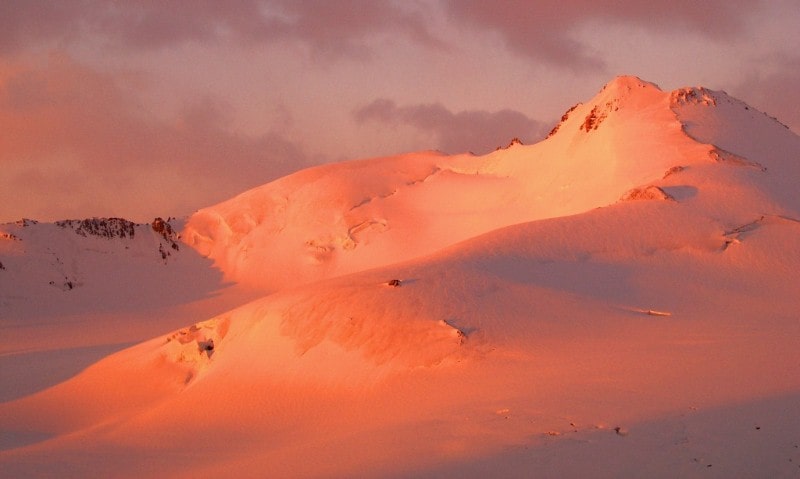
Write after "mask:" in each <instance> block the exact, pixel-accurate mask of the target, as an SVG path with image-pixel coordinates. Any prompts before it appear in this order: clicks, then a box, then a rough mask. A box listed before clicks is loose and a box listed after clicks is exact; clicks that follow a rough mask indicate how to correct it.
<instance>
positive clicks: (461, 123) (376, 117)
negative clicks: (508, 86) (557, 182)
mask: <svg viewBox="0 0 800 479" xmlns="http://www.w3.org/2000/svg"><path fill="white" fill-rule="evenodd" d="M353 116H354V118H355V119H356V121H358V122H360V123H364V122H367V121H375V122H379V123H382V124H384V125H387V126H391V125H398V124H405V125H409V126H412V127H414V128H416V129H418V130H419V131H421V132H427V133H431V134H432V135H433V136H434V138H435V141H436V148H437V149H439V150H441V151H444V152H446V153H463V152H465V151H471V152H473V153H476V154H483V153H487V152H489V151H492V150H494V149H496V148H497V147H498V146H506V145H507V144H508V143H509V141H510V140H511V139H512V138H514V137H517V138H520V139H522V141H523V142H526V143H527V142H530V143H534V142H536V141H539V140H541V139H543V138H544V136H545V134H546V132H547V127H546V125H544V124H543V123H541V122H539V121H537V120H534V119H532V118H529V117H527V116H525V115H524V114H523V113H520V112H518V111H515V110H508V109H506V110H500V111H495V112H488V111H481V110H469V111H460V112H457V113H453V112H451V111H450V110H448V109H447V108H445V107H444V106H443V105H441V104H439V103H432V104H422V105H411V106H402V107H401V106H397V105H396V104H395V103H394V102H393V101H392V100H388V99H385V98H379V99H377V100H375V101H373V102H372V103H370V104H368V105H365V106H363V107H361V108H359V109H357V110H356V111H354V112H353Z"/></svg>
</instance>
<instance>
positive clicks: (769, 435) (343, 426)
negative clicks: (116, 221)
mask: <svg viewBox="0 0 800 479" xmlns="http://www.w3.org/2000/svg"><path fill="white" fill-rule="evenodd" d="M798 180H800V138H798V136H797V135H795V134H794V133H792V132H791V131H790V130H788V129H787V128H785V127H784V126H783V125H782V124H780V123H779V122H778V121H777V120H775V119H772V118H770V117H768V116H767V115H765V114H763V113H761V112H758V111H756V110H754V109H753V108H752V107H749V106H748V105H746V104H745V103H743V102H741V101H739V100H736V99H734V98H731V97H729V96H728V95H727V94H725V93H724V92H719V91H710V90H707V89H704V88H685V89H680V90H676V91H673V92H664V91H661V90H660V89H659V88H658V87H657V86H655V85H653V84H651V83H647V82H644V81H642V80H640V79H638V78H634V77H619V78H617V79H615V80H613V81H612V82H611V83H609V84H608V85H606V86H605V87H604V88H603V89H602V90H601V91H600V92H599V93H598V94H597V96H596V97H595V98H593V99H591V100H590V101H588V102H586V103H583V104H578V105H576V106H575V107H573V108H571V109H570V110H569V111H568V112H567V113H566V114H565V115H564V117H563V118H562V121H561V123H560V124H559V125H558V126H557V127H556V128H554V130H553V133H552V134H551V135H550V136H549V137H548V139H546V140H545V141H543V142H541V143H538V144H535V145H520V144H514V145H511V146H510V147H509V148H507V149H500V150H498V151H495V152H493V153H491V154H488V155H485V156H480V157H476V156H472V155H455V156H445V155H441V154H438V153H435V152H422V153H414V154H408V155H401V156H397V157H391V158H378V159H372V160H360V161H353V162H344V163H339V164H333V165H325V166H320V167H316V168H311V169H308V170H304V171H301V172H299V173H296V174H294V175H290V176H288V177H285V178H283V179H280V180H277V181H275V182H272V183H269V184H267V185H264V186H262V187H259V188H256V189H254V190H251V191H248V192H245V193H243V194H241V195H239V196H237V197H236V198H233V199H231V200H229V201H226V202H224V203H221V204H219V205H216V206H212V207H209V208H206V209H203V210H200V211H199V212H198V213H196V214H195V215H193V216H192V217H191V218H189V220H188V222H187V224H186V226H185V227H184V228H183V229H182V231H181V240H182V241H184V242H186V243H187V244H188V245H191V246H193V247H194V248H196V249H197V251H198V252H200V253H201V254H202V255H205V256H208V257H209V258H210V259H211V260H213V262H214V265H215V267H216V268H218V269H219V270H220V271H221V273H222V274H224V275H225V277H226V278H227V279H228V280H230V281H234V282H237V283H238V284H240V285H248V286H250V287H255V288H259V289H260V290H261V291H262V293H261V295H262V296H263V297H261V298H260V299H256V300H255V301H252V302H248V303H240V306H239V307H237V308H235V309H232V310H229V311H226V312H223V313H221V314H208V315H206V316H205V317H203V318H198V321H196V322H194V324H191V322H187V323H185V325H184V327H181V328H178V329H176V330H173V331H170V332H165V333H163V334H159V331H160V330H155V332H154V334H153V335H154V336H156V335H157V334H158V335H157V336H156V337H154V338H153V339H152V340H149V341H145V342H143V343H140V344H137V345H134V346H132V347H129V348H126V349H124V350H122V351H120V352H118V353H116V354H113V355H110V356H108V357H106V358H104V359H103V360H101V361H99V362H97V363H95V364H93V365H92V366H91V367H89V368H88V369H86V370H85V371H83V372H81V373H80V374H78V375H77V376H75V377H74V378H71V379H69V380H67V381H65V382H62V383H60V384H58V385H55V386H53V387H51V388H49V389H46V390H43V391H41V392H38V393H35V394H29V395H25V396H24V397H22V396H17V397H15V400H14V401H10V402H6V403H3V404H0V430H3V431H4V432H5V438H6V439H5V441H4V442H5V444H6V447H7V448H8V450H7V451H5V452H1V453H0V464H2V466H3V467H4V470H6V471H9V473H10V474H16V475H24V474H48V473H53V472H55V471H57V472H59V473H61V474H67V475H71V476H85V475H115V476H123V477H128V476H130V477H133V476H141V475H142V474H147V475H157V476H165V477H166V476H192V477H196V476H220V475H222V476H233V475H236V476H257V477H263V476H268V477H353V476H359V477H409V476H411V477H487V476H492V477H531V476H536V477H538V476H543V477H587V476H590V477H701V476H702V477H793V475H795V474H797V473H798V471H799V470H800V469H798V467H800V451H799V450H798V449H797V445H798V443H800V436H798V435H797V431H800V374H798V372H800V316H799V315H798V314H799V313H798V312H799V311H800V283H799V282H798V281H797V279H796V276H797V273H796V272H797V271H798V270H799V269H800V195H799V194H798V193H797V191H798V190H797V186H796V185H797V183H798ZM51 227H52V228H57V227H58V226H54V225H51ZM69 228H71V229H72V230H75V228H77V226H75V225H74V224H70V225H69ZM16 231H18V230H15V231H9V232H8V233H13V234H15V235H16V234H17V232H16ZM136 234H137V235H139V231H138V230H136ZM148 234H150V233H148ZM152 234H153V236H152V238H151V240H150V241H151V242H150V243H148V244H149V246H148V247H147V248H146V249H147V251H151V250H153V246H154V245H156V244H162V241H164V240H165V239H166V237H161V236H159V235H157V234H156V233H155V232H153V233H152ZM138 237H139V236H137V238H138ZM23 239H24V238H23ZM98 240H99V239H98ZM122 240H123V241H128V239H127V238H123V239H122ZM120 244H123V243H120ZM187 249H188V248H185V247H183V246H180V254H179V255H178V256H177V258H180V257H181V256H180V255H183V254H184V251H185V250H187ZM163 259H164V258H161V257H160V256H156V257H155V258H154V259H148V261H151V262H152V263H153V264H154V266H164V264H163V261H162V260H163ZM167 259H168V262H169V261H171V257H170V258H167ZM4 261H5V260H4ZM15 261H16V263H14V264H13V265H12V267H15V268H16V267H18V266H17V265H18V264H19V261H21V260H15ZM9 264H12V263H9ZM167 266H169V265H167ZM186 271H187V272H188V271H189V270H188V269H187V270H186ZM192 271H194V273H193V274H197V273H198V272H199V271H201V269H200V268H198V269H195V270H192ZM4 272H5V271H0V276H1V275H2V274H3V273H4ZM187 281H191V280H187ZM4 287H5V283H4ZM51 289H52V287H51ZM59 292H60V291H59ZM51 293H55V291H51ZM248 298H252V296H249V297H248ZM193 311H195V312H197V309H195V310H193ZM154 314H159V313H158V309H156V312H154ZM119 323H120V321H117V323H115V324H116V325H117V326H118V327H119ZM121 465H122V466H121Z"/></svg>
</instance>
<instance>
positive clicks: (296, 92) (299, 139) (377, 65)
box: [0, 0, 800, 223]
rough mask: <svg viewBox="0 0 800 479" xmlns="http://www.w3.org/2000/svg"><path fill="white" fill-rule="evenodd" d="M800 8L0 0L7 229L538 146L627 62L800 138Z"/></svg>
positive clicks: (562, 2) (686, 0) (796, 3)
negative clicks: (723, 99)
mask: <svg viewBox="0 0 800 479" xmlns="http://www.w3.org/2000/svg"><path fill="white" fill-rule="evenodd" d="M797 25H800V0H772V1H766V0H765V1H758V0H706V1H696V0H671V1H669V2H662V1H650V0H559V1H551V0H542V1H532V0H528V1H523V0H506V1H502V0H500V1H498V0H396V1H395V0H336V1H326V0H293V1H290V0H231V1H225V2H219V1H216V0H198V1H194V2H184V1H177V0H174V1H169V0H166V1H155V0H127V1H112V0H108V1H99V0H61V1H58V2H55V1H45V0H4V1H3V2H0V223H2V222H8V221H14V220H17V219H20V218H23V217H26V218H34V219H39V220H41V221H53V220H58V219H65V218H85V217H93V216H121V217H125V218H128V219H131V220H134V221H138V222H145V221H150V220H152V218H154V217H156V216H163V217H168V216H185V215H189V214H191V213H192V212H193V211H196V210H197V209H199V208H202V207H205V206H210V205H212V204H215V203H217V202H220V201H223V200H225V199H228V198H230V197H232V196H234V195H236V194H238V193H241V192H243V191H245V190H247V189H249V188H252V187H255V186H258V185H261V184H264V183H267V182H269V181H272V180H274V179H276V178H279V177H281V176H284V175H287V174H289V173H292V172H294V171H297V170H299V169H302V168H305V167H308V166H312V165H316V164H322V163H329V162H335V161H342V160H348V159H358V158H369V157H377V156H389V155H394V154H399V153H404V152H410V151H420V150H440V151H443V152H445V153H461V152H467V151H471V152H473V153H475V154H483V153H487V152H489V151H492V150H494V149H495V148H496V147H498V146H505V145H507V144H508V143H509V141H510V140H511V139H512V138H514V137H518V138H520V139H521V140H522V141H523V142H524V143H535V142H536V141H539V140H541V139H542V138H544V136H545V135H546V134H547V132H548V131H549V130H550V129H551V128H552V127H553V126H554V125H555V124H556V123H557V122H558V119H559V118H560V116H561V115H562V114H563V113H564V111H566V110H567V109H568V108H569V107H570V106H572V105H573V104H575V103H577V102H579V101H586V100H589V99H591V98H592V96H594V94H595V93H596V92H597V91H598V90H599V89H600V88H601V87H602V86H603V85H604V84H605V83H607V82H608V81H609V80H611V79H612V78H613V77H615V76H617V75H622V74H625V75H636V76H639V77H641V78H642V79H645V80H647V81H651V82H654V83H656V84H658V85H659V86H660V87H661V88H662V89H665V90H672V89H675V88H680V87H683V86H700V85H702V86H705V87H708V88H711V89H715V90H725V91H727V92H728V93H729V94H731V95H733V96H735V97H737V98H739V99H741V100H743V101H745V102H747V103H748V104H750V105H751V106H753V107H755V108H758V109H759V110H762V111H764V112H766V113H768V114H769V115H771V116H774V117H776V118H778V119H779V120H780V121H781V122H783V123H784V124H786V125H787V126H788V127H790V128H791V129H792V130H793V131H794V132H800V50H798V48H797V46H798V45H800V29H798V28H797Z"/></svg>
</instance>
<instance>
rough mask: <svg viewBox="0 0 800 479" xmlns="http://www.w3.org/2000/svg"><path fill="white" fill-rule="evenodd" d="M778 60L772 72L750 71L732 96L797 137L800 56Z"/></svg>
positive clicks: (799, 109)
mask: <svg viewBox="0 0 800 479" xmlns="http://www.w3.org/2000/svg"><path fill="white" fill-rule="evenodd" d="M780 60H781V61H780V63H781V67H780V68H778V69H775V70H773V71H770V72H764V71H759V70H754V71H752V72H751V73H750V74H749V75H748V76H747V78H746V79H745V80H744V81H743V82H742V83H741V84H740V85H738V86H736V87H735V89H732V93H734V94H735V95H736V96H738V97H740V98H746V99H747V101H748V102H749V103H750V104H752V105H753V106H755V107H757V108H758V109H760V110H762V111H764V112H766V113H767V114H769V115H771V116H774V117H776V118H777V119H778V120H780V121H781V122H782V123H783V124H785V125H787V126H789V127H790V128H791V129H792V130H793V131H794V132H795V133H797V134H800V108H798V105H800V56H797V57H790V58H781V59H780Z"/></svg>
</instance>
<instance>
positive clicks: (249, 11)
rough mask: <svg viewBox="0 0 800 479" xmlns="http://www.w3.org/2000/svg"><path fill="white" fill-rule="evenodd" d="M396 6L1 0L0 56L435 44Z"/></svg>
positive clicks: (342, 1)
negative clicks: (279, 44) (53, 49)
mask: <svg viewBox="0 0 800 479" xmlns="http://www.w3.org/2000/svg"><path fill="white" fill-rule="evenodd" d="M399 5H400V4H398V3H396V2H392V1H374V0H339V1H336V2H331V1H326V0H304V1H295V0H235V1H226V2H220V1H217V0H201V1H197V2H191V3H186V2H149V1H145V0H131V1H125V2H107V1H104V0H62V1H59V2H51V1H47V0H6V1H4V2H0V52H12V51H17V50H21V49H25V48H27V47H30V46H31V45H38V44H40V43H42V42H55V43H56V44H58V45H59V46H64V45H65V44H69V43H70V42H72V41H75V40H78V39H81V38H84V37H85V36H91V35H99V36H101V37H102V38H104V39H105V42H106V43H110V44H115V45H117V46H118V47H122V48H127V49H157V48H163V47H169V46H173V45H175V44H180V43H184V42H200V43H202V42H217V41H224V40H234V41H238V42H242V41H243V42H271V41H277V40H286V39H290V40H291V39H293V40H299V41H302V42H305V43H306V44H308V45H309V46H310V47H311V49H312V51H314V52H315V53H321V54H333V55H364V54H368V53H369V50H368V48H367V47H366V42H364V41H363V40H364V39H365V36H368V35H373V34H379V33H387V32H390V33H393V34H400V35H403V36H405V37H407V38H409V39H412V40H414V41H417V42H420V43H423V44H428V45H440V44H441V42H440V41H439V40H438V39H437V38H435V36H434V35H432V34H431V33H430V31H429V29H428V27H427V24H426V21H425V16H424V15H423V14H422V12H420V11H415V10H413V9H409V8H407V5H406V8H401V7H400V6H399Z"/></svg>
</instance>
